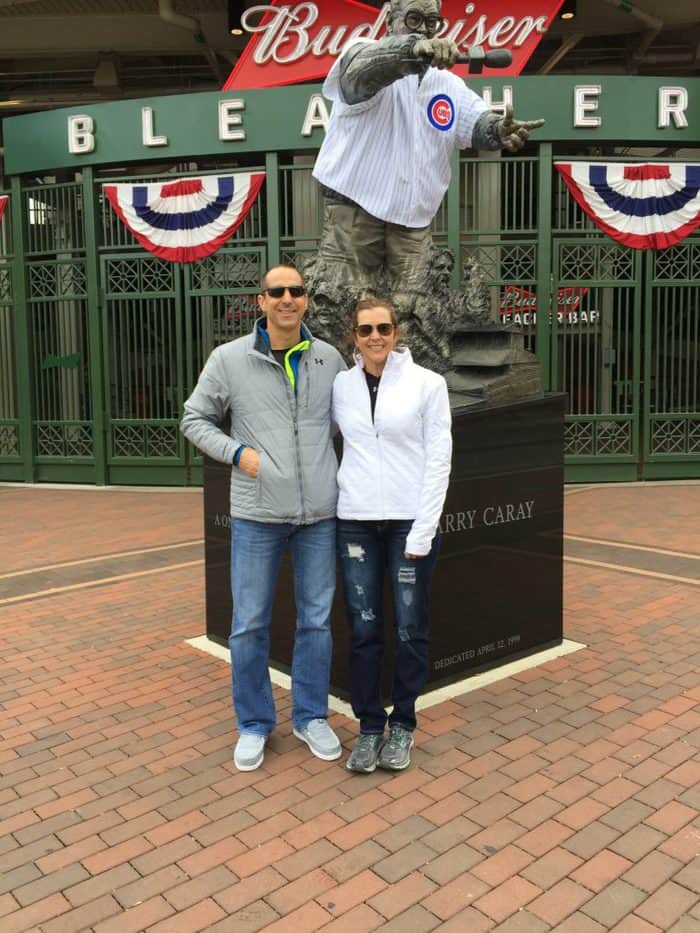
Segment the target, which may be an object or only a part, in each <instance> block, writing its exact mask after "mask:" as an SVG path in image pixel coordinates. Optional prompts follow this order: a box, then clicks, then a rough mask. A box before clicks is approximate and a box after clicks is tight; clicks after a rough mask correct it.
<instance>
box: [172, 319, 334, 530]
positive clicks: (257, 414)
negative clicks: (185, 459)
mask: <svg viewBox="0 0 700 933" xmlns="http://www.w3.org/2000/svg"><path fill="white" fill-rule="evenodd" d="M264 320H265V319H264V318H259V319H258V321H256V324H255V327H254V329H253V332H252V333H250V334H248V335H247V336H245V337H239V338H238V339H237V340H232V341H231V342H230V343H226V344H223V345H222V346H220V347H217V348H216V349H215V350H214V351H213V352H212V354H211V356H210V357H209V359H208V360H207V362H206V364H205V366H204V369H203V370H202V372H201V375H200V377H199V381H198V382H197V385H196V387H195V389H194V391H193V393H192V395H190V397H189V398H188V399H187V401H186V402H185V414H184V417H183V419H182V422H181V425H180V428H181V430H182V432H183V433H184V435H185V437H187V438H188V439H189V440H190V441H191V442H192V443H193V444H194V445H195V446H196V447H198V448H199V449H200V450H202V451H204V453H206V454H209V456H210V457H213V458H214V459H215V460H220V461H221V462H222V463H230V464H233V455H234V454H235V452H236V451H237V450H238V448H239V447H240V445H241V444H245V445H246V446H248V447H254V448H255V449H256V450H257V451H259V453H260V471H259V473H258V476H257V477H256V478H255V479H253V478H252V477H250V476H247V475H246V474H245V473H244V472H243V471H242V470H239V469H238V468H237V467H235V466H232V469H231V515H232V517H234V518H247V519H251V520H253V521H260V522H291V523H293V524H296V525H302V524H308V523H310V522H316V521H320V520H321V519H324V518H332V517H334V516H335V508H336V502H337V498H338V487H337V484H336V472H337V470H338V461H337V458H336V455H335V451H334V449H333V444H332V437H331V389H332V386H333V380H334V378H335V376H336V374H337V373H338V372H340V371H341V370H343V369H345V368H346V367H345V363H344V362H343V360H342V357H341V356H340V354H339V353H338V351H337V350H335V349H334V348H333V347H332V346H331V345H330V344H328V343H325V342H324V341H323V340H315V339H314V338H313V337H312V336H311V334H310V333H309V331H308V330H307V329H306V328H305V327H303V326H302V340H308V341H309V345H308V349H304V350H302V351H301V352H300V353H298V354H297V365H296V373H295V377H293V378H295V382H296V388H295V387H294V386H293V385H292V381H291V380H290V377H289V376H288V375H287V373H286V372H285V369H284V367H283V366H281V365H280V364H279V363H278V362H277V361H276V360H275V358H274V356H272V354H271V353H270V349H269V340H268V337H267V333H266V331H265V329H264V323H263V322H264ZM261 325H262V326H261ZM227 415H228V416H229V417H230V425H231V427H230V433H229V434H227V433H226V432H225V431H223V430H222V429H221V427H220V425H221V424H222V422H224V421H225V419H226V416H227Z"/></svg>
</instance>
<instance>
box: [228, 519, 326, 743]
mask: <svg viewBox="0 0 700 933" xmlns="http://www.w3.org/2000/svg"><path fill="white" fill-rule="evenodd" d="M287 546H289V550H290V553H291V557H292V565H293V569H294V599H295V602H296V629H295V635H294V654H293V659H292V723H293V725H294V727H295V728H296V729H303V728H304V727H305V726H306V725H307V723H309V722H310V721H311V720H312V719H325V718H326V716H327V715H328V681H329V678H330V667H331V652H332V649H333V643H332V638H331V624H330V615H331V606H332V604H333V594H334V592H335V570H336V561H335V519H333V518H329V519H326V520H324V521H320V522H315V523H314V524H311V525H291V524H273V523H270V522H254V521H249V520H247V519H239V518H234V519H232V520H231V595H232V597H233V620H232V623H231V636H230V638H229V647H230V649H231V678H232V686H233V706H234V709H235V711H236V717H237V719H238V730H239V732H250V733H254V734H256V735H265V736H267V735H269V734H270V732H272V730H273V729H274V727H275V704H274V700H273V698H272V684H271V683H270V671H269V668H268V662H269V657H270V621H271V617H272V605H273V602H274V597H275V586H276V584H277V577H278V574H279V569H280V563H281V561H282V554H283V552H284V549H285V547H287ZM284 598H285V599H291V595H290V594H285V596H284Z"/></svg>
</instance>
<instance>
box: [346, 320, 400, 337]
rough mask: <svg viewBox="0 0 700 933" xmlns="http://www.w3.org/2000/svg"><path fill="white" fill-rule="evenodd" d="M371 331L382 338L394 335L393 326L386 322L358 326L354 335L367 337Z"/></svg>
mask: <svg viewBox="0 0 700 933" xmlns="http://www.w3.org/2000/svg"><path fill="white" fill-rule="evenodd" d="M373 330H376V331H377V333H378V334H381V335H382V337H388V336H389V335H390V334H393V333H394V325H393V324H390V323H389V322H388V321H382V323H381V324H358V325H357V327H356V328H355V333H356V334H357V336H358V337H369V335H370V334H371V333H372V331H373Z"/></svg>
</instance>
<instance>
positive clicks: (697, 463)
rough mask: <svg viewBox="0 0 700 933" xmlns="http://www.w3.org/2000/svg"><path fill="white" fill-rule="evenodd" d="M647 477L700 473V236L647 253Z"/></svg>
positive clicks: (645, 467)
mask: <svg viewBox="0 0 700 933" xmlns="http://www.w3.org/2000/svg"><path fill="white" fill-rule="evenodd" d="M644 305H645V318H646V326H645V329H644V383H643V385H644V403H643V404H644V424H645V428H646V430H645V432H644V465H643V476H644V477H645V478H654V477H655V478H663V477H677V476H689V475H695V476H700V238H694V239H688V240H685V241H684V242H682V243H680V244H679V245H678V246H673V247H671V248H670V249H665V250H661V251H659V252H650V253H647V255H646V288H645V302H644Z"/></svg>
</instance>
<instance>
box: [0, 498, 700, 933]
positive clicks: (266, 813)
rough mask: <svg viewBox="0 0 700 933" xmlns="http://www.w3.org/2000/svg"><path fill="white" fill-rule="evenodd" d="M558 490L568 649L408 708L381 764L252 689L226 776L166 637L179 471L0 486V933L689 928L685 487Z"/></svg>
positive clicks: (691, 657) (190, 564)
mask: <svg viewBox="0 0 700 933" xmlns="http://www.w3.org/2000/svg"><path fill="white" fill-rule="evenodd" d="M566 502H567V509H566V531H567V533H568V534H569V535H571V536H572V538H571V540H570V545H571V551H570V554H571V556H572V560H571V561H568V562H567V563H566V565H565V626H564V627H565V635H566V637H568V638H570V639H573V640H576V641H580V642H584V643H585V644H586V645H587V647H586V648H585V649H584V650H581V651H578V652H576V653H574V654H570V655H568V656H565V657H562V658H560V659H558V660H555V661H552V662H549V663H547V664H545V665H542V666H540V667H538V668H536V669H532V670H529V671H526V672H524V673H521V674H518V675H517V676H514V677H510V678H508V679H506V680H502V681H499V682H497V683H494V684H492V685H490V686H487V687H483V688H482V689H480V690H477V691H473V692H469V693H464V694H462V695H460V696H457V697H455V699H454V700H450V701H448V702H445V703H443V704H441V705H440V706H434V707H432V708H430V709H428V710H426V711H425V713H423V714H421V715H420V717H419V731H418V735H417V748H416V750H415V753H414V763H413V766H412V767H411V769H410V770H409V771H407V772H404V773H402V774H400V775H397V776H392V775H390V774H386V773H383V772H375V774H373V775H368V776H359V775H350V774H349V773H348V772H347V771H346V770H345V768H344V761H341V762H321V761H318V760H316V759H314V758H312V757H311V756H310V754H309V753H308V751H307V750H306V748H305V747H303V746H301V745H300V743H299V742H298V741H297V740H296V739H295V738H294V737H293V736H292V735H291V725H290V722H289V697H288V694H287V693H286V691H284V690H283V689H282V688H276V690H275V693H276V699H277V703H278V709H279V712H280V724H279V727H278V729H277V730H276V732H275V733H274V735H273V736H272V738H271V740H270V743H269V750H268V752H267V754H266V758H265V764H264V767H263V768H262V769H260V770H259V771H256V772H251V773H238V772H237V771H236V770H235V769H234V767H233V764H232V760H231V755H232V748H233V742H234V722H233V716H232V713H231V710H230V699H229V668H228V666H227V665H226V664H225V663H223V662H222V661H219V660H216V659H215V658H213V657H211V656H208V655H206V654H202V653H200V652H197V651H195V650H194V649H192V648H191V647H189V646H188V645H186V644H185V639H186V638H191V637H193V636H197V635H201V634H202V633H203V629H204V616H203V608H204V606H203V590H204V588H203V567H202V564H201V552H199V553H200V556H199V558H198V557H197V553H198V552H197V547H198V542H199V539H201V535H202V521H201V493H200V492H199V491H196V490H189V491H182V490H180V491H173V492H156V491H138V490H134V491H128V490H127V491H125V490H82V489H58V490H57V489H49V488H41V487H40V488H36V487H9V486H6V487H0V506H1V508H0V542H2V543H1V544H0V562H1V563H0V618H1V620H2V625H1V626H0V658H1V660H2V675H1V676H0V918H1V919H0V930H2V933H11V931H20V930H37V931H44V933H68V931H77V930H94V931H97V933H110V931H115V933H128V931H141V930H149V931H151V930H152V931H159V933H161V931H162V933H180V931H183V933H184V931H195V930H215V931H235V933H238V931H252V930H260V929H266V930H271V931H291V933H303V931H307V930H308V931H312V930H319V929H324V930H327V931H333V933H339V931H341V930H343V931H345V930H347V931H353V933H361V931H365V930H375V929H381V930H385V931H394V930H396V931H400V933H417V931H423V930H434V929H441V930H445V931H447V933H450V931H474V933H478V931H482V930H499V931H504V933H505V931H509V933H510V931H513V933H515V931H522V933H529V931H533V933H539V931H545V930H557V931H560V933H595V931H601V930H610V929H612V930H616V931H619V933H637V931H638V933H645V931H647V933H653V931H657V930H671V931H673V933H692V931H700V817H699V810H700V586H699V585H698V582H699V580H698V576H699V575H698V573H697V570H694V569H693V568H697V566H698V564H700V560H699V552H700V519H699V518H698V517H699V516H700V485H693V484H683V483H679V484H674V485H647V486H634V487H613V486H608V487H597V488H596V487H591V488H585V489H583V488H573V489H571V490H569V492H568V494H567V500H566ZM581 539H593V543H590V541H589V540H588V541H587V540H583V541H582V540H581ZM595 542H599V543H597V544H596V543H595ZM173 544H178V545H180V544H182V545H183V547H185V550H184V551H182V553H180V552H179V551H178V549H177V548H175V549H173V550H172V551H155V552H154V550H153V549H159V548H160V549H162V548H166V547H169V546H170V545H173ZM613 544H616V545H619V544H623V545H635V546H636V547H637V550H635V549H622V550H620V549H619V548H616V547H613V546H612V545H613ZM199 546H200V547H201V545H199ZM584 547H585V548H586V550H585V552H584V551H583V550H582V548H584ZM192 548H194V552H193V550H192ZM591 548H593V551H591ZM577 549H578V550H577ZM596 549H597V550H596ZM125 551H143V554H136V555H135V554H130V555H124V554H123V552H125ZM660 552H664V553H663V555H661V553H660ZM584 553H585V557H584V558H583V559H582V560H579V559H580V558H581V555H582V554H584ZM657 553H659V555H660V556H659V567H661V566H663V574H661V573H659V574H655V570H654V567H655V563H654V560H653V558H654V555H655V554H657ZM193 554H194V556H193ZM676 554H677V555H678V559H677V562H676V563H675V564H674V561H675V559H676V558H675V555H676ZM115 555H116V556H115ZM576 555H578V556H577V557H576ZM592 555H593V556H594V558H595V559H594V560H592V559H591V558H592ZM650 556H651V558H652V560H651V561H650ZM662 556H663V565H662V564H661V557H662ZM95 557H104V558H105V559H104V560H103V561H93V560H91V559H92V558H95ZM156 557H157V559H156ZM575 557H576V561H577V562H574V558H575ZM76 561H83V562H84V561H88V563H81V564H80V565H77V566H78V567H79V568H80V571H79V573H78V571H77V570H76V564H75V562H76ZM586 561H587V562H586ZM693 561H694V563H693ZM56 564H68V566H64V567H58V568H56V567H55V566H54V565H56ZM616 567H624V568H626V569H616ZM674 567H675V573H674ZM635 568H637V569H635ZM19 571H33V572H32V573H22V574H20V575H18V572H19ZM91 575H92V576H91ZM90 584H97V585H90ZM48 590H51V593H48V592H47V591H48ZM464 624H468V619H466V620H465V623H464ZM331 721H332V724H333V725H334V727H335V728H336V729H337V731H338V732H339V734H340V736H341V739H342V741H343V742H344V744H345V746H346V748H349V746H350V744H351V742H352V740H353V738H354V736H355V734H356V725H355V723H354V722H352V721H350V720H348V719H346V718H345V717H343V716H341V715H339V714H335V715H334V716H333V717H332V719H331Z"/></svg>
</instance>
